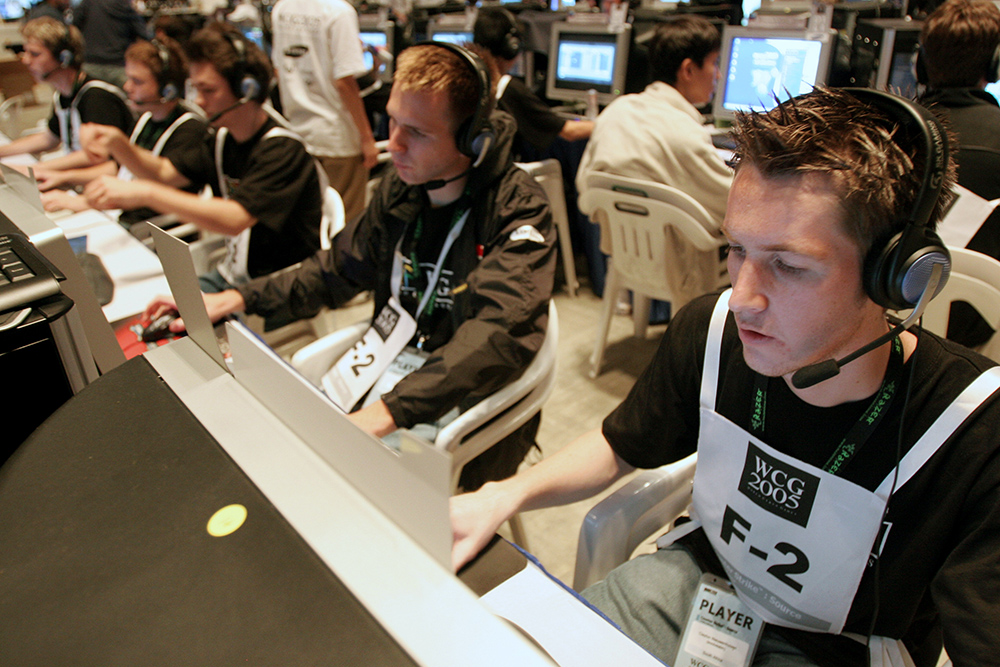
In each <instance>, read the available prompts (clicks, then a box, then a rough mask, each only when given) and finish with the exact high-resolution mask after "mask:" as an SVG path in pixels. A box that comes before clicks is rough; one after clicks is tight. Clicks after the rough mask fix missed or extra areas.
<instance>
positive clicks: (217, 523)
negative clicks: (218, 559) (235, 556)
mask: <svg viewBox="0 0 1000 667" xmlns="http://www.w3.org/2000/svg"><path fill="white" fill-rule="evenodd" d="M246 520H247V508H246V507H243V505H238V504H235V505H226V506H225V507H223V508H222V509H220V510H219V511H218V512H216V513H215V514H213V515H212V518H211V519H209V520H208V526H207V528H208V534H209V535H211V536H212V537H225V536H226V535H231V534H233V533H235V532H236V531H237V530H239V528H240V526H242V525H243V522H244V521H246Z"/></svg>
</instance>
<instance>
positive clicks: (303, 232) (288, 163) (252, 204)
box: [168, 119, 322, 278]
mask: <svg viewBox="0 0 1000 667" xmlns="http://www.w3.org/2000/svg"><path fill="white" fill-rule="evenodd" d="M274 127H277V124H276V123H275V122H274V121H273V120H272V119H268V120H267V121H266V122H265V123H264V125H263V126H262V127H261V128H260V130H259V131H258V132H257V133H256V134H255V135H254V136H252V137H250V138H249V139H248V140H246V141H244V142H242V143H239V142H237V141H236V140H235V139H233V137H232V135H229V136H228V137H227V138H226V142H225V145H224V147H223V152H222V165H223V172H224V173H225V175H226V180H227V183H228V189H229V193H228V194H229V199H232V200H233V201H235V202H237V203H239V204H240V205H241V206H243V208H245V209H246V210H247V212H248V213H249V214H250V215H252V216H254V217H256V218H257V223H256V224H255V225H254V226H253V227H252V228H251V232H250V251H249V259H248V262H247V265H248V266H247V268H248V271H249V273H250V277H251V278H256V277H257V276H262V275H266V274H268V273H271V272H273V271H277V270H278V269H283V268H285V267H286V266H291V265H292V264H295V263H296V262H299V261H301V260H303V259H305V258H306V257H308V256H309V255H311V254H312V253H314V252H315V251H316V250H318V249H319V225H320V219H321V218H322V194H321V192H320V181H319V175H318V174H317V172H316V163H315V161H314V160H313V158H312V156H310V155H309V153H307V152H306V149H305V146H304V145H303V144H302V142H300V141H297V140H296V139H292V138H290V137H287V136H274V137H269V138H265V137H264V135H265V134H267V132H268V131H269V130H271V129H272V128H274ZM215 137H216V133H215V132H209V133H208V134H207V137H206V139H205V141H203V142H201V144H200V145H199V146H196V147H193V148H191V149H190V150H178V151H177V152H173V153H172V154H171V155H170V156H168V157H169V158H170V161H171V163H173V165H174V167H175V168H176V169H177V171H179V172H180V173H181V174H182V175H183V176H184V177H185V178H187V179H188V180H189V181H191V182H192V184H195V185H198V186H203V185H209V186H211V188H212V191H213V193H215V195H216V196H217V197H221V196H224V195H225V193H223V192H222V191H221V190H220V189H219V182H218V178H217V176H216V171H215Z"/></svg>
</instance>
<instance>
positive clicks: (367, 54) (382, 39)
mask: <svg viewBox="0 0 1000 667" xmlns="http://www.w3.org/2000/svg"><path fill="white" fill-rule="evenodd" d="M361 41H362V42H364V44H365V46H373V47H375V48H376V49H385V48H387V47H388V45H389V40H388V38H387V37H386V35H385V31H383V30H370V31H366V30H362V31H361ZM362 57H364V59H365V69H367V70H368V71H369V72H370V71H371V70H372V68H373V67H374V66H375V59H374V57H373V56H372V53H371V51H368V50H367V49H366V50H365V51H364V52H363V53H362Z"/></svg>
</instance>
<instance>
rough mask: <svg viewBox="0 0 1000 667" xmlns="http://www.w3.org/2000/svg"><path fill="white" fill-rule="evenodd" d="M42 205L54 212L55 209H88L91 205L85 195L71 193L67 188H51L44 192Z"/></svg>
mask: <svg viewBox="0 0 1000 667" xmlns="http://www.w3.org/2000/svg"><path fill="white" fill-rule="evenodd" d="M42 207H43V208H44V209H45V210H46V211H48V212H49V213H52V212H54V211H86V210H87V209H88V208H90V205H89V204H87V200H86V199H84V198H83V197H78V196H76V195H73V194H70V193H68V192H66V191H65V190H49V191H48V192H43V193H42Z"/></svg>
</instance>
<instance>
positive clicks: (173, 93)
mask: <svg viewBox="0 0 1000 667" xmlns="http://www.w3.org/2000/svg"><path fill="white" fill-rule="evenodd" d="M180 96H181V91H180V90H179V89H178V88H177V86H176V84H173V83H168V84H167V85H165V86H163V89H162V90H161V91H160V97H162V98H163V101H164V102H173V101H174V100H176V99H178V98H179V97H180Z"/></svg>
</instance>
